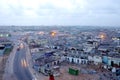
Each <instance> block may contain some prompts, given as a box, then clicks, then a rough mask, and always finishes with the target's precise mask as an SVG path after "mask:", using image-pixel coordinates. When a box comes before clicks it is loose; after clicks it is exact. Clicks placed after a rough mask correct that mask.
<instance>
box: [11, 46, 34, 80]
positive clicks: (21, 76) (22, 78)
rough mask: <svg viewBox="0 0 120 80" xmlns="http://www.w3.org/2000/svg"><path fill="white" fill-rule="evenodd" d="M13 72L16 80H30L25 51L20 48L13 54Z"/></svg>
mask: <svg viewBox="0 0 120 80" xmlns="http://www.w3.org/2000/svg"><path fill="white" fill-rule="evenodd" d="M13 65H14V66H13V71H14V74H15V75H16V77H17V80H32V76H31V73H30V72H29V69H28V66H29V65H28V64H27V61H26V49H25V48H22V49H20V50H19V51H17V52H16V54H15V59H14V64H13Z"/></svg>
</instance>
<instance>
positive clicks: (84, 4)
mask: <svg viewBox="0 0 120 80" xmlns="http://www.w3.org/2000/svg"><path fill="white" fill-rule="evenodd" d="M0 25H97V26H120V0H0Z"/></svg>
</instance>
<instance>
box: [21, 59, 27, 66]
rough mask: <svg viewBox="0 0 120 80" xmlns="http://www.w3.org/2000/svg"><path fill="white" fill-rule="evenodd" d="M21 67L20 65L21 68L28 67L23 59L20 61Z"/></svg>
mask: <svg viewBox="0 0 120 80" xmlns="http://www.w3.org/2000/svg"><path fill="white" fill-rule="evenodd" d="M21 65H22V67H27V66H28V64H27V62H26V60H25V59H22V60H21Z"/></svg>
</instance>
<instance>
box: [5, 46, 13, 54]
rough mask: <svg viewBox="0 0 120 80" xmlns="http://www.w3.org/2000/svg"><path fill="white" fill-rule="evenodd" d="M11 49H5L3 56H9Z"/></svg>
mask: <svg viewBox="0 0 120 80" xmlns="http://www.w3.org/2000/svg"><path fill="white" fill-rule="evenodd" d="M12 49H13V47H11V48H6V49H5V51H4V54H10V52H11V51H12Z"/></svg>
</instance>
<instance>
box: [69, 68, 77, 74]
mask: <svg viewBox="0 0 120 80" xmlns="http://www.w3.org/2000/svg"><path fill="white" fill-rule="evenodd" d="M69 74H72V75H78V74H79V70H78V69H73V68H69Z"/></svg>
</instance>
